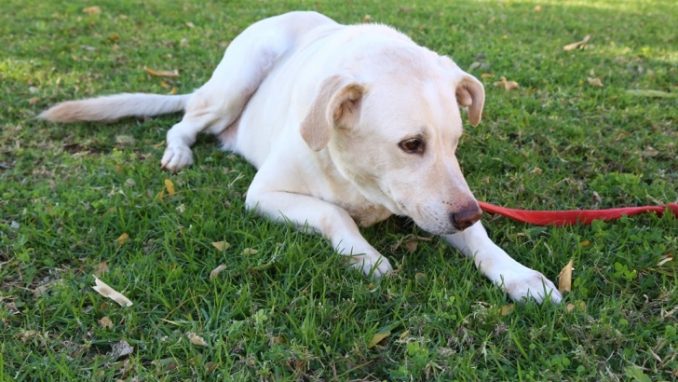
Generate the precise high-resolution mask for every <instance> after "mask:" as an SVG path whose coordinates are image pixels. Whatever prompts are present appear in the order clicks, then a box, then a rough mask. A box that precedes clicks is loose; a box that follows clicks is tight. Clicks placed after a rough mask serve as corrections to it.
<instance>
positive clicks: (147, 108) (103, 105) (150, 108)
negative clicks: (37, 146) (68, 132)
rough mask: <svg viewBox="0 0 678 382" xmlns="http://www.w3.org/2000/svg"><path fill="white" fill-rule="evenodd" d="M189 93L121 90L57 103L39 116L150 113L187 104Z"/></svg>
mask: <svg viewBox="0 0 678 382" xmlns="http://www.w3.org/2000/svg"><path fill="white" fill-rule="evenodd" d="M189 98H190V94H181V95H160V94H147V93H122V94H116V95H110V96H103V97H96V98H88V99H83V100H78V101H66V102H61V103H58V104H56V105H54V106H52V107H51V108H49V109H47V110H45V111H43V112H42V113H40V115H39V116H38V118H40V119H45V120H48V121H52V122H84V121H115V120H117V119H120V118H123V117H150V116H154V115H160V114H167V113H173V112H177V111H182V110H184V109H185V108H186V103H187V102H188V100H189Z"/></svg>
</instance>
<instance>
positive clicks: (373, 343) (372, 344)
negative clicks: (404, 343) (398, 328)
mask: <svg viewBox="0 0 678 382" xmlns="http://www.w3.org/2000/svg"><path fill="white" fill-rule="evenodd" d="M390 335H391V331H390V330H388V329H387V330H384V331H381V332H377V333H375V334H374V335H373V336H372V339H371V340H370V342H369V343H368V344H367V348H368V349H372V348H373V347H375V346H377V344H378V343H379V342H381V341H383V340H384V339H385V338H386V337H388V336H390Z"/></svg>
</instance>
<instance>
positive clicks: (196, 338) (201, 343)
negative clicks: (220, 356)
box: [186, 332, 207, 346]
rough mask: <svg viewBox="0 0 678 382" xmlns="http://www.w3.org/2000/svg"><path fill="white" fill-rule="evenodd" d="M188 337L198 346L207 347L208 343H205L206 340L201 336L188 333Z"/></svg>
mask: <svg viewBox="0 0 678 382" xmlns="http://www.w3.org/2000/svg"><path fill="white" fill-rule="evenodd" d="M186 337H188V340H189V341H190V342H191V343H192V344H193V345H196V346H207V342H205V339H204V338H202V337H200V336H199V335H197V334H195V333H193V332H188V333H186Z"/></svg>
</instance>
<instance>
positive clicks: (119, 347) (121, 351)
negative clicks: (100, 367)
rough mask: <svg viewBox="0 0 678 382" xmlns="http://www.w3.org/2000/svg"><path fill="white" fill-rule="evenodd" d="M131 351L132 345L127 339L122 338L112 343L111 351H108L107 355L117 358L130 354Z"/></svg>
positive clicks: (132, 349)
mask: <svg viewBox="0 0 678 382" xmlns="http://www.w3.org/2000/svg"><path fill="white" fill-rule="evenodd" d="M133 351H134V347H132V346H130V345H129V344H128V343H127V341H125V340H122V341H120V342H117V343H115V344H113V348H112V349H111V352H110V353H108V355H109V356H111V358H113V359H118V358H122V357H124V356H126V355H130V354H132V352H133Z"/></svg>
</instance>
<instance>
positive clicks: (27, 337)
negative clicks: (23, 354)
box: [17, 330, 40, 343]
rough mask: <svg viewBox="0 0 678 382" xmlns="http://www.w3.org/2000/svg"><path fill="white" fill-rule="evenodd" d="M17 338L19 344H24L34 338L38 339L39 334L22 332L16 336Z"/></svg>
mask: <svg viewBox="0 0 678 382" xmlns="http://www.w3.org/2000/svg"><path fill="white" fill-rule="evenodd" d="M17 337H19V340H20V341H21V342H24V343H25V342H28V341H29V340H31V339H33V338H35V337H40V332H38V331H35V330H23V331H21V332H20V333H19V334H17Z"/></svg>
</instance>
